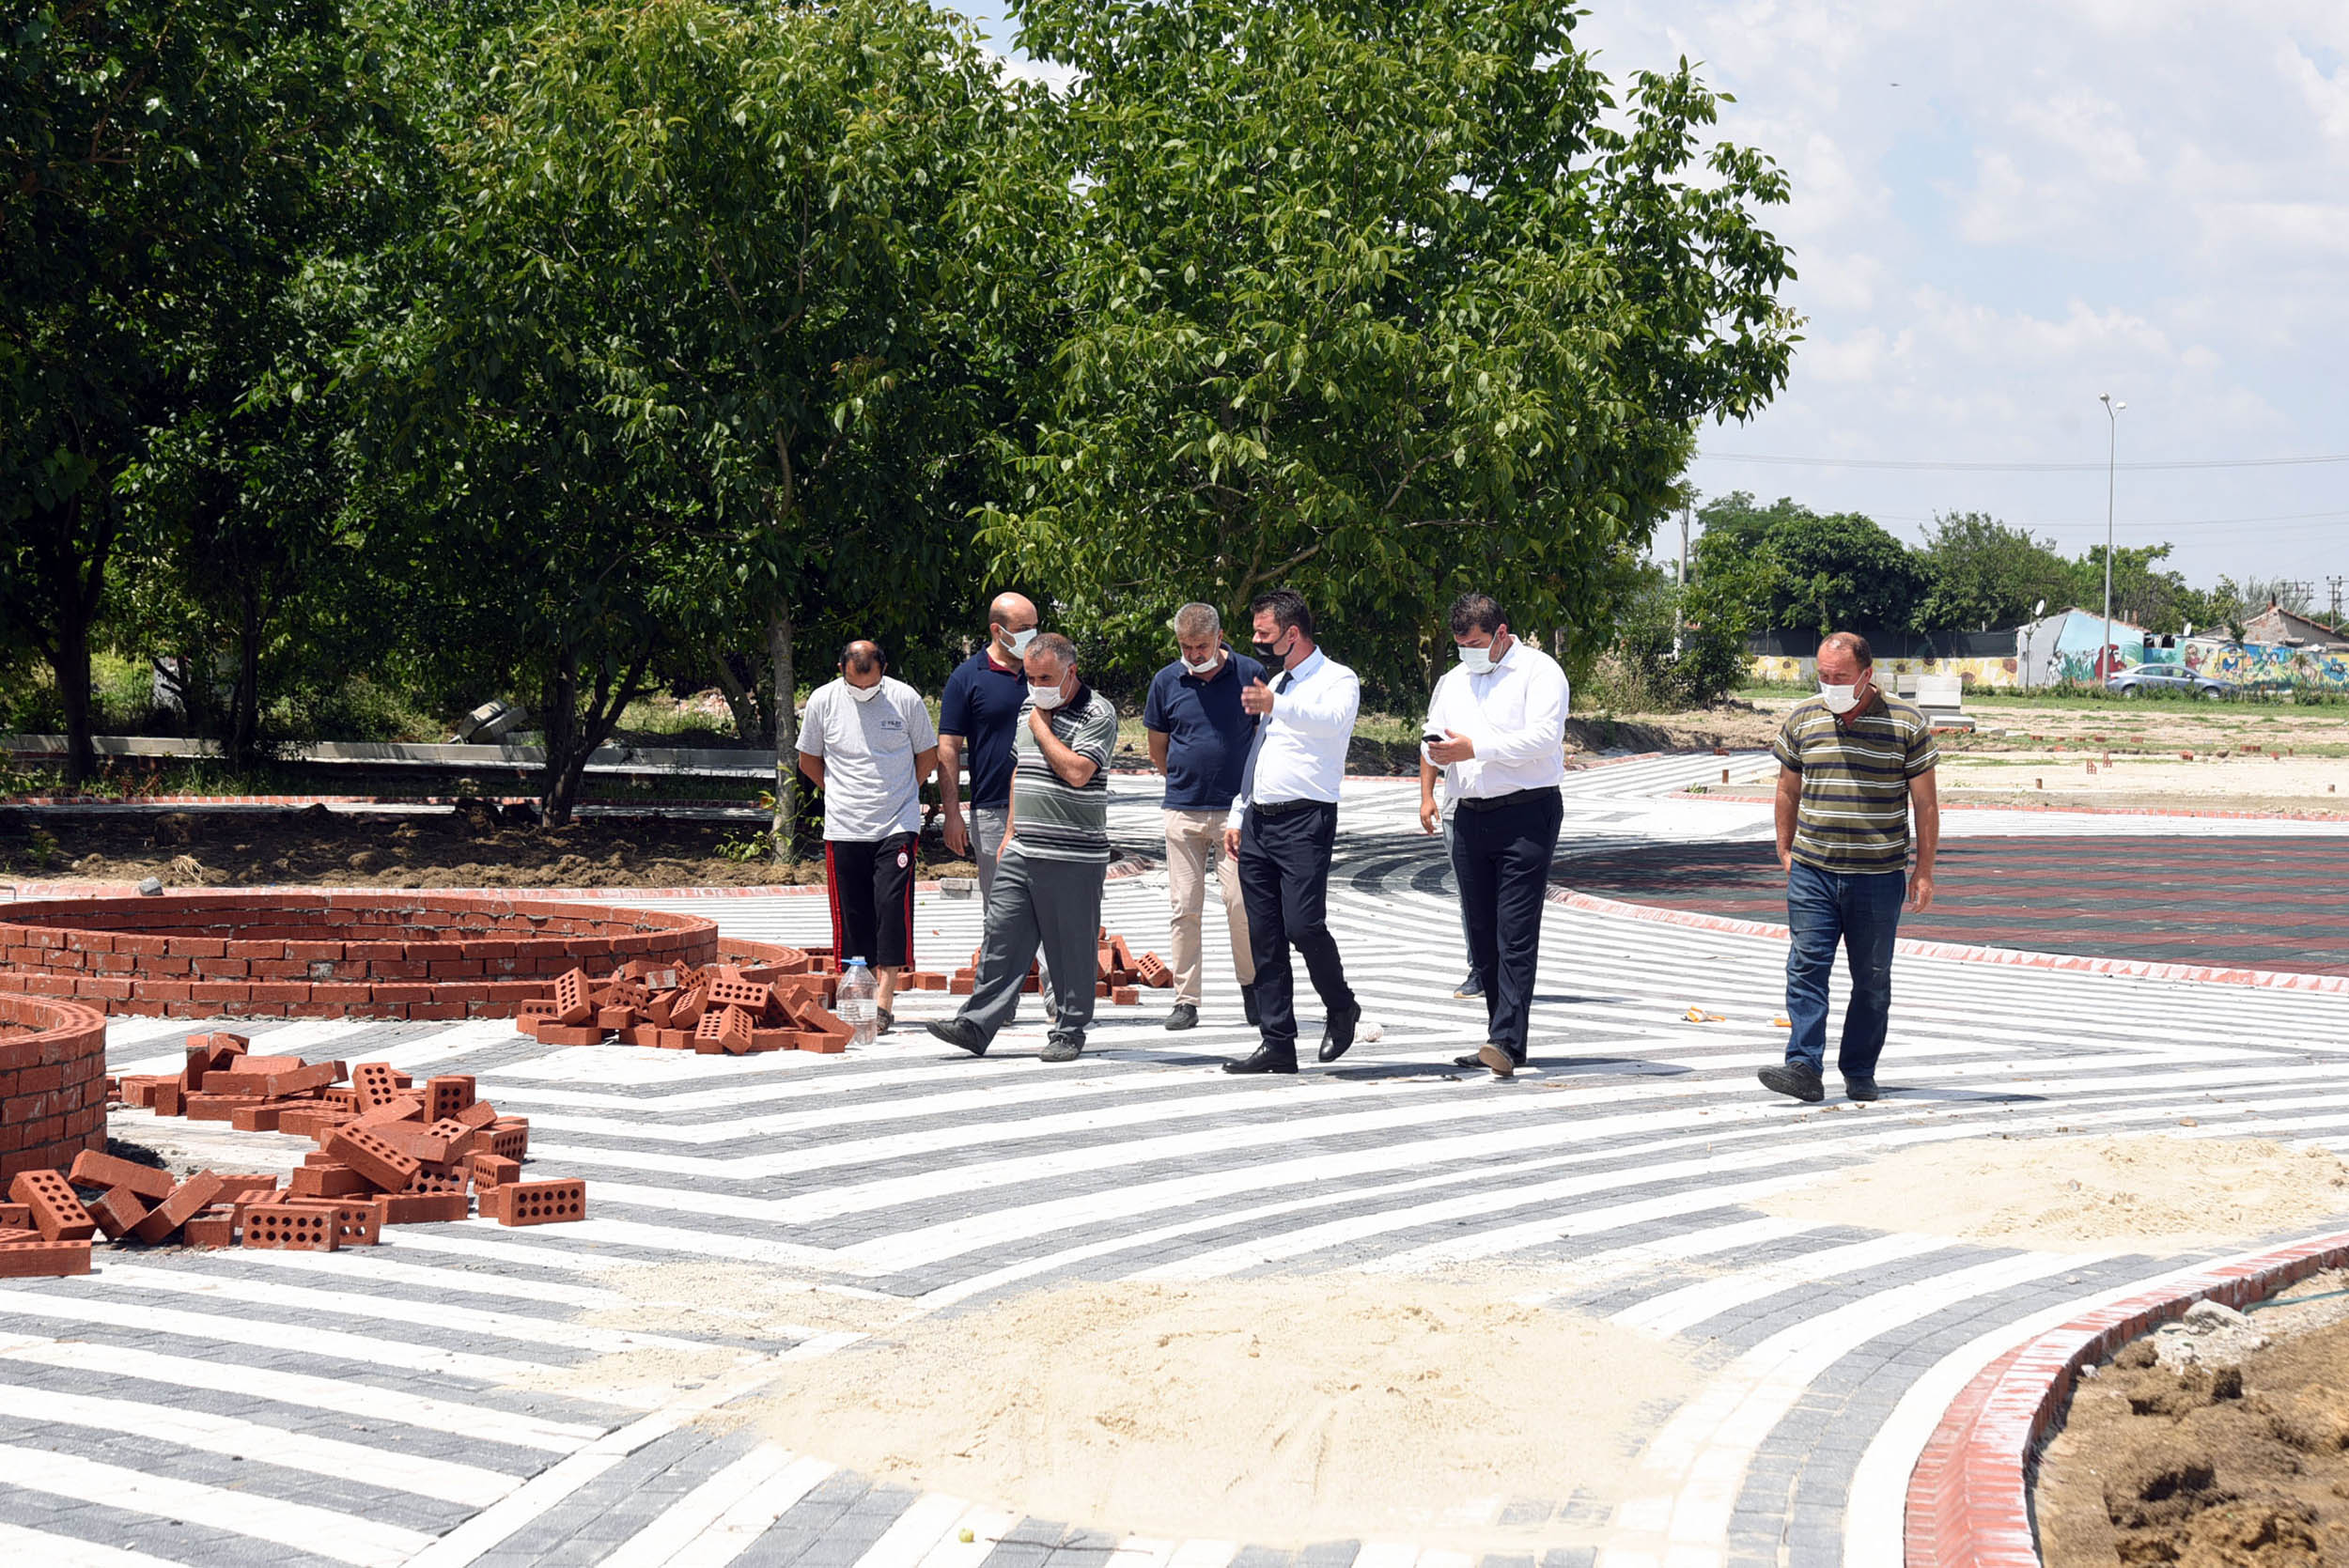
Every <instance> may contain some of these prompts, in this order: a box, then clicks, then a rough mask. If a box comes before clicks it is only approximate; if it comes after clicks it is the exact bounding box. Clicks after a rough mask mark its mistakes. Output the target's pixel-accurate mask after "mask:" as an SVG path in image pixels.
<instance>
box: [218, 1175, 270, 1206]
mask: <svg viewBox="0 0 2349 1568" xmlns="http://www.w3.org/2000/svg"><path fill="white" fill-rule="evenodd" d="M276 1190H277V1178H276V1177H275V1176H264V1175H259V1174H247V1175H233V1176H231V1175H224V1176H222V1177H221V1178H220V1198H219V1200H218V1201H219V1202H221V1203H239V1202H242V1201H244V1200H246V1199H250V1198H256V1197H258V1196H260V1195H261V1194H262V1193H265V1192H274V1191H276Z"/></svg>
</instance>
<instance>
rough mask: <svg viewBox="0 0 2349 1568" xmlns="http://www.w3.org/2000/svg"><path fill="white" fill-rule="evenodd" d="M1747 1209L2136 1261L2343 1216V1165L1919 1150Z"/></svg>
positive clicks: (2040, 1149)
mask: <svg viewBox="0 0 2349 1568" xmlns="http://www.w3.org/2000/svg"><path fill="white" fill-rule="evenodd" d="M1756 1206H1758V1207H1760V1208H1764V1209H1766V1210H1768V1211H1769V1212H1770V1213H1772V1214H1778V1215H1783V1216H1785V1217H1787V1218H1789V1219H1812V1220H1818V1221H1821V1222H1823V1223H1827V1224H1835V1225H1864V1226H1867V1227H1869V1228H1871V1229H1875V1230H1881V1229H1883V1228H1884V1227H1885V1225H1886V1223H1887V1217H1888V1216H1890V1217H1895V1222H1896V1223H1897V1224H1898V1225H1899V1228H1900V1229H1902V1230H1905V1231H1923V1232H1926V1233H1928V1234H1934V1235H1954V1236H1964V1237H1967V1238H1968V1239H1969V1240H1975V1241H1998V1242H2004V1243H2008V1244H2011V1245H2015V1246H2025V1247H2077V1246H2093V1245H2096V1244H2099V1243H2111V1242H2125V1243H2132V1244H2136V1245H2140V1246H2143V1247H2145V1248H2146V1249H2148V1250H2168V1249H2174V1248H2179V1247H2187V1246H2196V1245H2217V1244H2219V1243H2223V1242H2229V1241H2236V1240H2243V1239H2247V1238H2249V1237H2253V1236H2261V1235H2268V1234H2274V1233H2275V1232H2278V1231H2280V1230H2285V1229H2288V1228H2290V1227H2292V1226H2295V1225H2305V1224H2310V1223H2313V1222H2315V1221H2317V1220H2320V1219H2326V1218H2327V1217H2329V1216H2332V1215H2335V1214H2339V1213H2341V1212H2342V1211H2344V1210H2349V1165H2343V1164H2342V1163H2341V1160H2340V1158H2339V1157H2336V1156H2334V1155H2333V1154H2332V1153H2331V1152H2330V1151H2328V1150H2325V1149H2320V1148H2314V1147H2310V1148H2306V1149H2291V1148H2287V1147H2285V1146H2284V1145H2283V1144H2281V1143H2278V1142H2275V1141H2272V1140H2269V1139H2260V1138H2184V1137H2175V1136H2170V1135H2165V1134H2159V1133H2144V1134H2138V1135H2135V1136H2131V1137H2124V1138H2067V1137H2056V1138H2014V1139H2008V1138H1969V1139H1965V1140H1962V1141H1950V1142H1937V1143H1924V1144H1919V1145H1916V1146H1914V1147H1911V1148H1906V1149H1903V1150H1900V1151H1899V1152H1897V1153H1895V1154H1890V1155H1887V1156H1885V1157H1882V1158H1880V1159H1875V1160H1871V1161H1869V1162H1868V1163H1866V1164H1864V1165H1859V1166H1856V1167H1854V1168H1853V1169H1851V1170H1848V1171H1839V1172H1836V1173H1835V1174H1834V1175H1831V1176H1829V1177H1828V1178H1827V1179H1826V1180H1824V1181H1821V1182H1819V1183H1817V1184H1815V1185H1813V1186H1810V1187H1804V1188H1796V1189H1794V1190H1792V1191H1789V1192H1782V1193H1778V1194H1775V1195H1773V1196H1771V1197H1768V1198H1766V1199H1764V1200H1763V1201H1762V1202H1761V1203H1759V1204H1757V1205H1756Z"/></svg>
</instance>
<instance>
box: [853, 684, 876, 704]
mask: <svg viewBox="0 0 2349 1568" xmlns="http://www.w3.org/2000/svg"><path fill="white" fill-rule="evenodd" d="M848 695H849V696H851V697H854V698H855V699H856V700H857V701H858V702H861V703H869V702H871V701H872V700H873V699H874V698H875V697H878V696H879V695H880V682H879V681H875V682H874V683H873V684H872V685H870V686H851V687H849V688H848Z"/></svg>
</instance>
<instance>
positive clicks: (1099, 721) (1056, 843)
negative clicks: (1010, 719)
mask: <svg viewBox="0 0 2349 1568" xmlns="http://www.w3.org/2000/svg"><path fill="white" fill-rule="evenodd" d="M1034 711H1035V704H1034V702H1033V701H1030V702H1027V703H1023V704H1021V705H1020V707H1019V722H1018V723H1017V724H1016V725H1014V726H1013V728H1012V732H1011V759H1012V782H1011V837H1010V839H1009V841H1008V842H1007V845H1006V847H1007V848H1009V849H1012V850H1016V851H1017V852H1019V854H1022V855H1032V856H1034V858H1036V859H1037V860H1039V861H1091V862H1097V863H1099V864H1102V865H1107V864H1108V863H1109V859H1110V753H1112V752H1114V751H1116V750H1117V706H1116V705H1115V704H1114V703H1112V702H1111V701H1110V700H1109V699H1108V698H1107V697H1104V696H1103V695H1101V693H1099V692H1098V691H1095V690H1093V688H1092V687H1090V686H1087V685H1084V684H1083V683H1082V682H1079V683H1078V686H1077V694H1076V695H1075V696H1074V697H1071V698H1070V699H1069V700H1068V701H1067V702H1066V704H1065V705H1063V706H1060V707H1056V708H1054V709H1053V710H1052V718H1051V724H1052V734H1053V735H1054V736H1056V737H1059V740H1060V743H1061V744H1062V745H1064V746H1066V747H1067V748H1068V749H1069V750H1070V751H1072V752H1074V753H1077V754H1078V755H1079V756H1081V757H1083V758H1084V759H1085V760H1087V761H1088V762H1090V763H1092V764H1093V777H1092V778H1090V779H1087V780H1086V781H1085V782H1084V783H1083V784H1070V783H1068V782H1067V781H1066V780H1065V779H1063V778H1062V777H1061V776H1060V775H1059V774H1058V773H1055V772H1054V771H1052V764H1051V761H1050V758H1048V757H1046V756H1045V754H1044V748H1043V747H1042V746H1040V745H1038V744H1037V743H1036V738H1035V730H1034V726H1032V725H1031V724H1030V723H1029V722H1028V715H1029V714H1031V713H1033V712H1034Z"/></svg>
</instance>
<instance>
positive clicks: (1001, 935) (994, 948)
mask: <svg viewBox="0 0 2349 1568" xmlns="http://www.w3.org/2000/svg"><path fill="white" fill-rule="evenodd" d="M1108 875H1109V867H1107V866H1105V865H1101V864H1098V863H1095V862H1082V861H1048V860H1042V859H1038V858H1036V857H1034V856H1031V855H1023V854H1021V853H1019V849H1018V847H1017V846H1015V847H1014V848H1013V850H1012V852H1011V853H1010V854H1008V855H1005V856H1004V857H1003V860H1002V861H1001V862H999V863H998V864H997V865H996V867H995V883H994V886H993V888H992V889H991V890H990V891H989V892H988V899H987V942H986V945H985V946H984V947H983V948H982V949H981V950H980V953H979V978H978V983H977V984H976V985H975V986H972V991H971V1000H970V1001H966V1002H964V1003H963V1004H962V1011H961V1012H960V1013H958V1014H957V1015H956V1016H957V1017H959V1018H962V1019H963V1020H965V1021H966V1022H969V1023H973V1024H976V1025H977V1026H978V1027H979V1032H981V1033H983V1034H984V1035H986V1036H987V1038H988V1039H990V1040H992V1039H993V1038H995V1036H996V1034H997V1033H998V1032H1001V1031H1002V1029H1003V1026H1004V1025H1005V1024H1008V1023H1010V1022H1011V1021H1012V1019H1013V1018H1015V1017H1018V1016H1019V987H1020V986H1021V985H1022V983H1024V982H1025V981H1026V980H1027V978H1028V967H1029V966H1030V965H1031V964H1033V963H1034V962H1035V958H1036V952H1037V949H1038V948H1041V949H1042V950H1043V955H1044V962H1045V965H1046V966H1047V967H1048V968H1049V969H1050V970H1051V971H1052V972H1053V973H1054V974H1057V975H1059V976H1061V977H1062V981H1063V984H1062V985H1061V986H1060V988H1059V994H1058V995H1057V996H1055V997H1053V998H1052V999H1051V1002H1050V1005H1051V1006H1053V1007H1055V1008H1057V1009H1058V1011H1057V1012H1056V1013H1055V1014H1054V1016H1053V1017H1052V1032H1053V1033H1054V1034H1056V1035H1058V1034H1081V1033H1083V1032H1084V1031H1085V1028H1086V1026H1087V1025H1089V1024H1091V1023H1092V1022H1093V974H1094V970H1095V969H1096V967H1097V957H1098V951H1097V949H1098V945H1099V941H1100V935H1101V884H1102V882H1103V880H1104V879H1106V877H1108ZM1077 975H1082V976H1083V977H1084V979H1083V981H1082V982H1081V983H1077V984H1071V983H1070V981H1071V979H1072V977H1074V976H1077Z"/></svg>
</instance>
